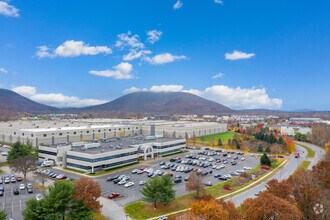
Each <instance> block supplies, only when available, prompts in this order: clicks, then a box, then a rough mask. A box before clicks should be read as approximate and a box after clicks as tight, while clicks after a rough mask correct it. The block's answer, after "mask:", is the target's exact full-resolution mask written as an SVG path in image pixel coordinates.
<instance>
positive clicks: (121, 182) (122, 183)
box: [118, 180, 126, 185]
mask: <svg viewBox="0 0 330 220" xmlns="http://www.w3.org/2000/svg"><path fill="white" fill-rule="evenodd" d="M125 183H126V180H121V181H120V182H119V183H118V185H124V184H125Z"/></svg>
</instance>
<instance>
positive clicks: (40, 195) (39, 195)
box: [36, 194, 44, 201]
mask: <svg viewBox="0 0 330 220" xmlns="http://www.w3.org/2000/svg"><path fill="white" fill-rule="evenodd" d="M43 198H44V196H43V195H42V194H37V195H36V200H37V201H40V200H42V199H43Z"/></svg>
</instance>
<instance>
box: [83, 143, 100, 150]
mask: <svg viewBox="0 0 330 220" xmlns="http://www.w3.org/2000/svg"><path fill="white" fill-rule="evenodd" d="M100 146H101V145H100V143H88V144H84V145H83V146H82V149H85V150H87V149H91V148H99V147H100Z"/></svg>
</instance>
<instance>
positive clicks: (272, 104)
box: [123, 85, 283, 109]
mask: <svg viewBox="0 0 330 220" xmlns="http://www.w3.org/2000/svg"><path fill="white" fill-rule="evenodd" d="M138 91H152V92H187V93H191V94H194V95H198V96H200V97H203V98H205V99H209V100H212V101H214V102H218V103H220V104H223V105H225V106H228V107H230V108H234V109H254V108H266V109H277V108H280V107H281V106H282V103H283V101H282V99H279V98H270V97H269V95H268V93H267V91H266V89H265V88H254V87H252V88H240V87H236V88H235V87H229V86H225V85H214V86H211V87H208V88H206V89H204V90H198V89H184V87H183V86H182V85H159V86H157V85H155V86H152V87H150V88H149V89H147V88H143V89H140V88H136V87H131V88H129V89H125V90H124V91H123V92H124V93H125V94H127V93H131V92H138Z"/></svg>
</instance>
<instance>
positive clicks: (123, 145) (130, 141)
mask: <svg viewBox="0 0 330 220" xmlns="http://www.w3.org/2000/svg"><path fill="white" fill-rule="evenodd" d="M145 138H146V137H144V136H135V137H124V138H111V139H107V142H101V141H99V142H98V143H100V145H101V146H100V147H98V148H97V147H94V148H89V149H84V148H83V147H72V150H71V151H74V152H82V153H89V154H99V153H104V152H111V151H118V150H123V149H130V148H135V149H136V145H141V144H147V143H164V142H169V141H176V140H180V139H177V138H163V137H161V138H155V139H152V140H148V139H145ZM86 143H92V142H86ZM134 145H135V146H134Z"/></svg>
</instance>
